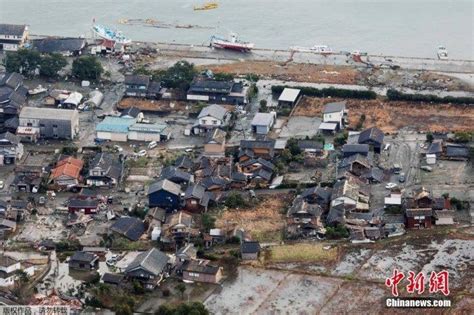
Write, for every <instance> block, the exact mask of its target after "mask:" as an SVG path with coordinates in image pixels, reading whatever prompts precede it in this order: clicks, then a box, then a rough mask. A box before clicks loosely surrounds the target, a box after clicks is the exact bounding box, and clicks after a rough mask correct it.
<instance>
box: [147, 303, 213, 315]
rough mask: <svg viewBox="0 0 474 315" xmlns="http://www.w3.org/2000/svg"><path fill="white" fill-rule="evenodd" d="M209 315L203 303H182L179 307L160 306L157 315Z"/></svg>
mask: <svg viewBox="0 0 474 315" xmlns="http://www.w3.org/2000/svg"><path fill="white" fill-rule="evenodd" d="M188 314H192V315H208V314H209V311H208V310H207V309H206V307H205V306H204V304H202V303H201V302H191V303H182V304H179V305H177V306H175V305H168V304H163V305H160V307H159V308H158V310H157V311H156V312H155V315H188Z"/></svg>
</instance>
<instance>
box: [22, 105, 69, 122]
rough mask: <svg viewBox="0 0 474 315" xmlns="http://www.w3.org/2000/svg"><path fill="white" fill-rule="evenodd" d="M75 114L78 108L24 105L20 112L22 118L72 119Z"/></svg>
mask: <svg viewBox="0 0 474 315" xmlns="http://www.w3.org/2000/svg"><path fill="white" fill-rule="evenodd" d="M75 116H77V111H76V110H70V109H57V108H39V107H23V108H22V109H21V112H20V118H31V119H55V120H72V119H73V117H75Z"/></svg>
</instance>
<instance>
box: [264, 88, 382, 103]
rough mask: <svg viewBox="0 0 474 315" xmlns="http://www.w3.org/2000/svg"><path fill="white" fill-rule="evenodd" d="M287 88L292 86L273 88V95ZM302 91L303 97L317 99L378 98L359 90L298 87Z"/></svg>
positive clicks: (370, 92)
mask: <svg viewBox="0 0 474 315" xmlns="http://www.w3.org/2000/svg"><path fill="white" fill-rule="evenodd" d="M285 88H291V87H290V86H285V85H274V86H272V93H274V94H280V93H281V92H283V90H284V89H285ZM298 89H300V90H301V94H302V95H306V96H315V97H328V96H331V97H342V98H356V99H365V100H373V99H376V98H377V94H376V93H375V92H374V91H357V90H347V89H337V88H333V87H330V88H324V89H317V88H313V87H306V86H303V87H298Z"/></svg>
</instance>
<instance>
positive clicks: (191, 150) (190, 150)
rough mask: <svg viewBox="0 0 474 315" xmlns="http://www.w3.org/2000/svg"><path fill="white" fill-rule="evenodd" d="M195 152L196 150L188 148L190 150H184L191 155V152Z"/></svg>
mask: <svg viewBox="0 0 474 315" xmlns="http://www.w3.org/2000/svg"><path fill="white" fill-rule="evenodd" d="M193 151H194V150H193V149H192V148H188V149H186V150H184V152H188V153H189V152H193Z"/></svg>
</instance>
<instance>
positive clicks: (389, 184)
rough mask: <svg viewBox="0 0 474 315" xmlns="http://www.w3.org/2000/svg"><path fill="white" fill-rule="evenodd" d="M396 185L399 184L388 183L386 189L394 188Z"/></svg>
mask: <svg viewBox="0 0 474 315" xmlns="http://www.w3.org/2000/svg"><path fill="white" fill-rule="evenodd" d="M395 187H397V184H395V183H388V184H387V185H385V188H386V189H393V188H395Z"/></svg>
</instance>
